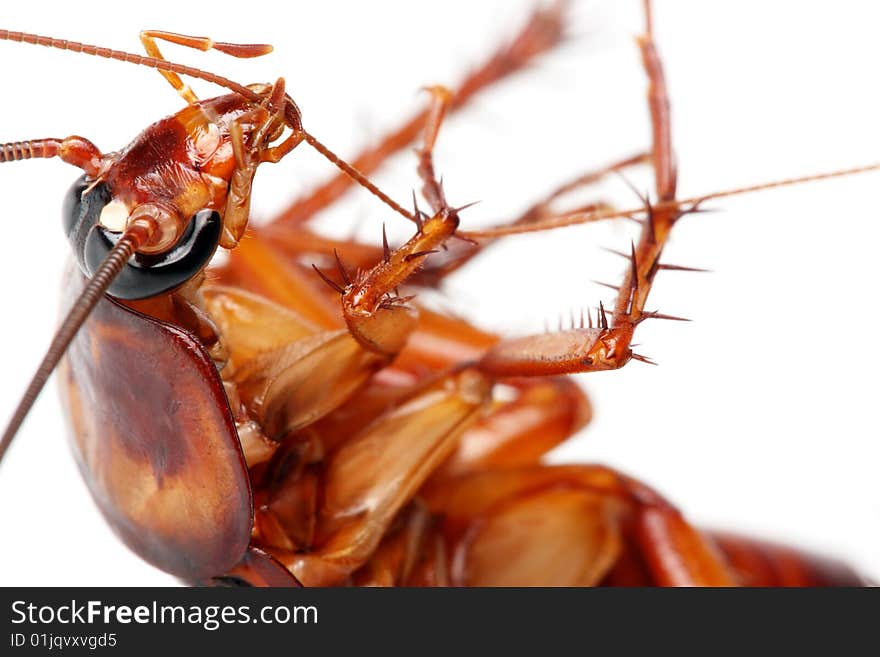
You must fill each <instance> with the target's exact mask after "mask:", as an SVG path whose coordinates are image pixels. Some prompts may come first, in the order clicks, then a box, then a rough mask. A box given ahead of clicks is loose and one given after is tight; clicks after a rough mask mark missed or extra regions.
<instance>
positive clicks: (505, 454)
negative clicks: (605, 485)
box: [432, 377, 593, 481]
mask: <svg viewBox="0 0 880 657" xmlns="http://www.w3.org/2000/svg"><path fill="white" fill-rule="evenodd" d="M511 384H512V385H511V389H512V390H513V392H514V394H515V396H514V397H513V399H510V400H504V401H496V402H494V404H493V406H492V408H491V410H490V411H489V412H488V413H487V414H486V415H485V417H483V418H481V419H480V420H479V421H478V422H477V423H476V424H474V425H473V426H472V427H471V428H470V429H468V430H467V431H465V432H464V434H462V437H461V440H460V442H459V444H458V447H457V448H456V450H455V452H454V453H453V454H452V456H451V457H450V458H449V459H448V460H447V461H446V463H445V464H444V465H443V467H441V468H439V469H438V470H437V472H435V473H434V475H433V476H432V481H440V480H443V479H446V478H449V477H453V476H460V475H463V474H468V473H470V472H478V471H480V470H493V469H502V468H518V467H524V466H530V465H537V464H538V462H539V461H540V460H541V457H543V456H544V454H546V453H547V452H549V451H550V450H551V449H553V448H554V447H555V446H556V445H558V444H560V443H561V442H563V441H564V440H566V439H568V438H570V437H571V436H573V435H574V434H575V433H576V432H577V431H579V430H580V429H582V428H583V427H584V426H585V425H586V424H587V423H588V422H589V421H590V419H591V417H592V415H593V409H592V407H591V405H590V401H589V399H588V398H587V396H586V394H585V393H584V391H583V390H582V389H581V387H580V386H578V385H577V384H576V383H575V382H574V381H572V380H571V379H569V378H566V377H548V378H544V379H524V380H520V381H514V382H511Z"/></svg>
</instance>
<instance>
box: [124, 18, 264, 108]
mask: <svg viewBox="0 0 880 657" xmlns="http://www.w3.org/2000/svg"><path fill="white" fill-rule="evenodd" d="M140 39H141V44H143V46H144V50H145V51H146V53H147V55H149V56H150V57H153V58H154V59H159V60H162V61H164V60H165V57H164V56H163V55H162V52H161V51H160V50H159V45H158V44H157V43H156V40H157V39H160V40H162V41H167V42H168V43H174V44H177V45H179V46H184V47H186V48H195V49H196V50H201V51H202V52H207V51H208V50H217V51H219V52H222V53H225V54H227V55H231V56H233V57H240V58H249V57H259V56H261V55H265V54H268V53H270V52H272V46H270V45H267V44H239V43H222V42H219V43H218V42H215V41H213V40H211V39H209V38H208V37H196V36H188V35H186V34H175V33H174V32H163V31H161V30H144V31H143V32H141V34H140ZM159 73H161V74H162V77H164V78H165V79H166V80H168V83H169V84H170V85H171V86H172V87H174V89H175V90H177V93H179V94H180V96H181V97H182V98H183V99H184V100H185V101H186V102H187V103H189V104H192V103H197V102H198V100H199V99H198V97H197V96H196V95H195V93H194V92H193V90H192V89H191V88H190V87H189V85H188V84H186V83H184V81H183V80H181V79H180V76H179V75H177V73H174V72H173V71H163V70H161V69H159Z"/></svg>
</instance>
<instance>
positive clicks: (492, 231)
mask: <svg viewBox="0 0 880 657" xmlns="http://www.w3.org/2000/svg"><path fill="white" fill-rule="evenodd" d="M878 170H880V162H875V163H873V164H866V165H863V166H858V167H852V168H850V169H839V170H837V171H825V172H822V173H815V174H811V175H808V176H799V177H796V178H784V179H782V180H773V181H770V182H766V183H758V184H756V185H748V186H747V187H736V188H733V189H725V190H722V191H720V192H713V193H711V194H703V195H701V196H692V197H691V198H684V199H677V200H675V201H661V202H659V203H655V204H653V206H652V207H653V209H654V210H659V209H663V208H668V207H676V208H681V207H682V206H689V207H690V208H691V210H693V209H695V208H696V207H697V206H699V205H700V204H702V203H705V202H706V201H711V200H713V199H718V198H727V197H729V196H739V195H741V194H750V193H752V192H761V191H765V190H768V189H775V188H777V187H789V186H791V185H800V184H803V183H811V182H817V181H819V180H830V179H832V178H843V177H844V176H853V175H856V174H859V173H868V172H870V171H878ZM644 211H645V206H644V205H642V206H640V207H638V208H633V209H631V210H600V211H598V212H573V213H571V214H562V215H559V216H557V217H551V218H549V219H546V220H544V221H536V222H535V223H531V224H519V225H508V226H496V227H495V228H484V229H480V230H460V231H458V233H457V235H459V236H461V237H465V238H468V239H480V238H492V237H503V236H505V235H520V234H522V233H537V232H540V231H543V230H552V229H554V228H564V227H565V226H578V225H580V224H586V223H590V222H593V221H600V220H603V219H617V218H620V217H634V216H637V215H639V214H642V213H643V212H644Z"/></svg>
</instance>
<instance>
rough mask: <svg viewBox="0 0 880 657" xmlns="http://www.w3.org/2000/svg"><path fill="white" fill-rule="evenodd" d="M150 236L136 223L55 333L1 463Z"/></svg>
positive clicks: (0, 442) (0, 452)
mask: <svg viewBox="0 0 880 657" xmlns="http://www.w3.org/2000/svg"><path fill="white" fill-rule="evenodd" d="M150 232H151V229H150V227H149V226H147V225H145V224H143V223H135V224H133V225H132V226H130V227H129V228H128V229H127V230H126V232H125V233H124V234H123V235H122V237H120V238H119V241H118V242H117V243H116V246H114V247H113V249H112V250H111V251H110V253H108V254H107V257H106V258H104V261H103V262H102V263H101V265H100V266H99V267H98V269H97V270H96V271H95V274H94V276H92V278H91V280H90V281H89V282H88V284H87V285H86V287H85V288H84V289H83V291H82V293H81V294H80V296H79V298H78V299H77V300H76V303H74V304H73V307H72V308H71V309H70V310H69V311H68V313H67V317H65V318H64V321H63V322H62V323H61V326H60V327H59V328H58V330H57V331H56V332H55V337H53V338H52V343H51V344H50V345H49V348H48V349H47V350H46V355H45V356H43V360H42V362H41V363H40V366H39V367H38V368H37V371H36V372H35V373H34V376H33V378H32V379H31V382H30V383H29V384H28V387H27V390H25V392H24V394H23V395H22V397H21V400H20V401H19V402H18V406H17V407H16V408H15V412H14V413H13V414H12V418H11V419H10V420H9V424H8V425H7V426H6V429H5V430H4V431H3V437H2V438H0V461H2V460H3V456H4V455H5V454H6V450H7V449H8V448H9V445H10V444H11V443H12V439H13V438H15V434H16V433H17V432H18V430H19V428H20V427H21V424H22V422H24V419H25V417H27V414H28V412H29V411H30V410H31V407H32V406H33V405H34V402H35V401H36V400H37V397H38V396H39V394H40V391H41V390H42V389H43V386H45V385H46V381H47V380H48V379H49V376H50V375H51V374H52V372H53V371H54V370H55V367H56V366H57V365H58V362H59V361H60V360H61V359H62V358H63V357H64V354H65V352H66V351H67V347H68V346H69V345H70V342H71V341H72V340H73V338H74V336H75V335H76V333H77V331H78V330H79V329H80V327H81V326H82V325H83V323H84V322H85V321H86V319H87V318H88V316H89V315H90V314H91V312H92V310H93V309H94V308H95V305H96V304H97V303H98V301H100V300H101V298H102V297H103V296H104V293H105V292H106V291H107V289H108V288H109V287H110V284H111V283H112V282H113V280H114V279H115V278H116V277H117V276H118V275H119V272H121V271H122V268H123V267H125V264H126V263H127V262H128V259H129V258H130V257H131V256H132V254H133V253H134V252H135V251H136V250H137V248H138V246H139V245H140V244H143V243H144V242H145V241H146V239H148V237H149V234H150Z"/></svg>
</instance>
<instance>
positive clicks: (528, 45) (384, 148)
mask: <svg viewBox="0 0 880 657" xmlns="http://www.w3.org/2000/svg"><path fill="white" fill-rule="evenodd" d="M564 5H565V3H564V2H556V3H554V4H552V5H550V6H549V7H546V8H539V9H537V10H536V11H535V12H534V13H533V14H532V16H531V17H530V19H529V20H528V21H527V23H526V24H525V26H524V27H523V28H522V29H521V30H520V32H519V34H517V36H516V37H514V39H513V40H512V41H511V42H510V43H507V44H505V45H504V46H503V47H501V48H499V49H498V50H497V51H496V52H495V53H494V54H493V55H492V56H491V57H489V59H487V60H486V61H485V62H483V64H482V65H480V66H479V67H478V68H476V69H475V70H474V71H473V72H472V73H471V74H470V75H468V76H467V77H466V78H465V79H464V81H462V83H461V84H460V85H459V86H458V88H457V89H455V91H454V93H453V97H452V100H451V104H450V109H451V110H453V111H455V110H458V109H460V108H462V107H464V106H465V105H467V103H468V102H469V101H470V100H471V99H472V98H473V97H474V96H475V95H476V94H477V93H479V92H480V91H482V90H483V89H486V88H487V87H490V86H491V85H493V84H494V83H496V82H498V81H500V80H502V79H504V78H506V77H508V76H510V75H512V74H514V73H516V72H518V71H521V70H523V69H525V68H526V67H527V66H528V65H529V64H531V63H532V62H533V61H534V60H535V58H536V57H538V56H539V55H541V54H543V53H545V52H547V51H549V50H551V49H553V48H554V47H555V46H556V45H558V44H559V43H560V42H561V41H562V39H563V38H564V13H565V11H564V9H565V7H564ZM427 118H428V110H423V111H421V112H419V113H418V114H416V115H415V116H413V117H412V118H410V119H409V120H408V121H406V122H404V123H403V124H402V125H400V126H398V127H397V128H396V129H394V130H393V131H391V132H389V133H388V134H386V135H385V137H383V138H382V140H381V141H379V143H378V144H376V145H375V146H371V147H369V148H366V149H365V150H363V151H362V152H361V153H360V154H359V155H358V156H357V157H356V158H355V159H354V160H352V165H353V166H354V168H355V169H357V170H358V171H360V172H361V173H363V174H365V175H367V174H370V173H372V172H374V171H375V170H376V169H378V168H379V167H380V166H381V165H382V164H383V163H384V162H385V161H386V160H387V159H388V158H389V157H391V156H392V155H394V154H395V153H398V152H399V151H401V150H402V149H404V148H406V147H407V146H408V145H409V144H411V143H412V142H413V141H415V140H416V139H417V138H418V137H419V135H420V134H421V132H422V129H423V127H424V125H425V122H426V120H427ZM351 185H352V180H351V179H350V178H349V177H348V176H346V175H345V174H338V175H336V176H334V177H333V178H331V179H330V180H328V181H327V182H326V183H324V184H323V185H321V186H320V187H318V188H317V189H315V190H313V191H312V192H310V193H309V194H308V195H307V196H305V197H303V198H298V199H296V200H294V202H293V203H291V204H290V205H289V206H288V207H287V208H286V209H285V210H283V211H282V212H280V213H279V214H278V215H277V216H276V217H275V218H274V219H273V220H272V222H271V223H273V224H276V225H285V224H286V225H296V224H300V223H303V222H305V221H308V220H310V219H312V218H313V217H314V216H315V215H317V213H318V212H320V211H321V210H322V209H324V208H326V207H327V206H329V205H330V204H332V203H333V202H334V201H336V200H337V199H338V198H339V197H341V196H342V195H343V194H344V193H345V192H346V191H348V189H349V188H350V187H351Z"/></svg>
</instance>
